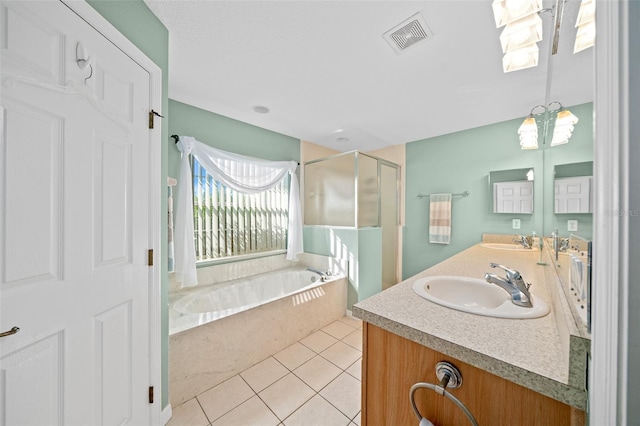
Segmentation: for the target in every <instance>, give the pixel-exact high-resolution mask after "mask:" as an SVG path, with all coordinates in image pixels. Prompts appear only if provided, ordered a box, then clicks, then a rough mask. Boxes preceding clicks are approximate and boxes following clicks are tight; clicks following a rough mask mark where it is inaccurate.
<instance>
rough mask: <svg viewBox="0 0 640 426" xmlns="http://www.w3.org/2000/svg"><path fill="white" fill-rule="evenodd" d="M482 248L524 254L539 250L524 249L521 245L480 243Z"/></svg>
mask: <svg viewBox="0 0 640 426" xmlns="http://www.w3.org/2000/svg"><path fill="white" fill-rule="evenodd" d="M480 246H481V247H485V248H489V249H494V250H509V251H524V252H529V253H531V252H533V251H538V249H537V248H530V249H528V248H524V247H522V246H521V245H520V244H515V243H513V244H508V243H506V244H505V243H480Z"/></svg>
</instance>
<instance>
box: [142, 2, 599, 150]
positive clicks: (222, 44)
mask: <svg viewBox="0 0 640 426" xmlns="http://www.w3.org/2000/svg"><path fill="white" fill-rule="evenodd" d="M145 2H146V4H147V5H148V6H149V8H150V9H151V10H152V11H153V13H155V14H156V15H157V16H158V18H159V19H160V20H161V21H162V23H163V24H164V25H165V26H166V27H167V29H168V30H169V97H170V98H171V99H174V100H177V101H180V102H184V103H187V104H190V105H194V106H197V107H199V108H202V109H205V110H208V111H212V112H215V113H217V114H221V115H224V116H227V117H231V118H234V119H236V120H240V121H243V122H246V123H251V124H254V125H256V126H259V127H262V128H265V129H269V130H273V131H276V132H279V133H283V134H285V135H289V136H293V137H295V138H300V139H302V140H306V141H310V142H314V143H317V144H320V145H324V146H327V147H330V148H333V149H335V150H338V151H349V150H353V149H360V150H364V151H368V150H373V149H378V148H382V147H385V146H389V145H396V144H401V143H407V142H412V141H416V140H420V139H425V138H429V137H433V136H437V135H442V134H447V133H452V132H455V131H459V130H464V129H469V128H473V127H478V126H482V125H486V124H491V123H496V122H500V121H505V120H508V119H512V118H517V117H524V116H526V115H527V114H528V113H529V111H530V110H531V108H532V107H533V106H535V105H538V104H543V103H544V102H545V92H546V83H547V69H548V63H549V60H548V57H549V47H550V44H551V27H552V18H551V14H550V13H543V14H542V15H541V17H542V18H543V23H544V39H543V41H542V42H540V43H539V47H540V61H539V65H538V66H537V67H535V68H530V69H526V70H520V71H515V72H511V73H506V74H505V73H503V72H502V51H501V49H500V41H499V36H500V32H501V31H502V29H501V28H500V29H497V28H496V27H495V23H494V19H493V14H492V9H491V1H490V0H466V1H453V0H446V1H431V0H430V1H305V0H298V1H284V0H281V1H259V0H256V1H213V0H209V1H194V0H168V1H165V0H145ZM552 3H553V4H555V1H553V2H552ZM544 5H545V7H546V6H548V7H551V4H547V0H545V3H544ZM578 6H579V1H578V0H571V1H568V2H567V3H566V6H565V14H564V18H563V21H562V29H561V32H560V46H559V52H558V54H557V55H554V56H553V57H552V67H551V68H552V71H553V78H552V80H551V81H552V85H551V96H549V99H548V101H549V102H550V101H554V100H557V101H560V102H561V103H562V104H563V105H575V104H580V103H584V102H590V101H592V100H593V89H592V87H593V48H590V49H587V50H585V51H583V52H580V53H578V54H573V42H574V39H575V32H576V30H575V28H574V25H575V20H576V16H577V9H578ZM416 12H421V13H422V14H423V16H424V18H425V20H426V22H427V24H428V25H429V28H430V29H431V31H432V32H433V37H432V38H430V39H428V40H426V41H422V42H420V43H418V44H416V45H414V46H412V47H410V48H409V49H407V51H405V52H404V53H402V54H396V53H395V52H394V51H393V50H392V49H391V48H390V47H389V45H388V44H387V42H386V41H385V40H384V39H383V37H382V34H383V33H384V32H386V31H387V30H389V29H390V28H392V27H394V26H396V25H397V24H399V23H400V22H402V21H404V20H405V19H407V18H409V17H410V16H411V15H413V14H415V13H416ZM255 105H264V106H267V107H268V108H269V109H270V113H268V114H258V113H256V112H254V111H253V106H255ZM338 129H342V132H340V131H338ZM338 137H347V138H348V139H349V141H348V142H338V141H337V140H336V139H337V138H338ZM514 142H517V135H514Z"/></svg>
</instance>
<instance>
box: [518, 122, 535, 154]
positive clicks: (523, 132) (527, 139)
mask: <svg viewBox="0 0 640 426" xmlns="http://www.w3.org/2000/svg"><path fill="white" fill-rule="evenodd" d="M518 135H520V146H521V147H522V149H538V123H536V119H535V118H533V115H532V114H529V116H528V117H527V118H525V120H524V122H523V123H522V124H521V125H520V128H519V129H518Z"/></svg>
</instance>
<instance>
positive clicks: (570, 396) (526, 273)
mask: <svg viewBox="0 0 640 426" xmlns="http://www.w3.org/2000/svg"><path fill="white" fill-rule="evenodd" d="M495 242H501V241H495ZM538 259H539V253H538V252H534V253H522V252H509V251H505V250H492V249H489V248H484V247H481V246H480V245H476V246H473V247H471V248H469V249H467V250H465V251H463V252H461V253H459V254H457V255H455V256H452V257H451V258H449V259H447V260H445V261H443V262H441V263H439V264H437V265H435V266H433V267H431V268H429V269H427V270H425V271H423V272H421V273H419V274H417V275H415V276H413V277H411V278H409V279H407V280H405V281H403V282H401V283H399V284H397V285H395V286H394V287H392V288H390V289H388V290H386V291H384V292H382V293H378V294H377V295H374V296H372V297H370V298H368V299H366V300H364V301H362V302H359V303H357V304H356V305H354V307H353V315H354V316H355V317H357V318H360V319H362V320H363V321H366V322H369V323H371V324H373V325H376V326H378V327H381V328H383V329H385V330H387V331H390V332H392V333H395V334H397V335H399V336H401V337H404V338H406V339H409V340H412V341H414V342H416V343H419V344H422V345H424V346H427V347H429V348H432V349H434V350H436V351H438V352H442V353H444V354H446V355H448V356H451V357H454V358H457V359H459V360H461V361H463V362H466V363H468V364H471V365H473V366H475V367H478V368H481V369H483V370H485V371H487V372H489V373H492V374H495V375H497V376H500V377H502V378H505V379H507V380H510V381H512V382H514V383H517V384H519V385H521V386H524V387H527V388H529V389H532V390H534V391H536V392H539V393H541V394H543V395H546V396H549V397H551V398H554V399H556V400H558V401H561V402H564V403H566V404H569V405H571V406H573V407H576V408H578V409H581V410H585V409H586V397H587V394H586V391H585V390H584V387H582V386H579V385H578V386H575V384H577V383H579V381H577V380H575V381H574V380H570V376H571V375H570V371H571V372H572V373H573V374H576V371H575V365H581V364H583V359H586V353H584V352H580V351H579V350H577V347H575V346H574V350H573V351H571V350H570V349H569V346H570V342H569V341H567V340H570V338H571V331H573V329H574V327H575V324H573V325H572V324H569V325H565V329H564V332H560V330H559V327H558V324H557V322H556V320H558V322H559V323H563V322H565V321H566V320H567V318H571V317H570V316H569V317H568V316H567V315H565V314H564V312H563V309H562V308H561V307H560V309H558V308H557V307H556V305H560V303H559V302H558V301H556V300H555V299H556V297H562V294H558V291H557V289H556V288H555V286H556V284H555V283H549V282H547V277H546V276H545V275H546V274H547V271H548V270H550V269H552V266H551V264H548V265H538V264H537V261H538ZM490 262H497V263H500V264H503V265H506V266H508V267H511V268H513V269H516V270H518V271H520V273H521V274H522V276H523V277H524V279H525V281H527V282H531V283H533V285H532V287H531V292H532V293H533V294H534V295H536V296H538V297H540V298H542V299H543V300H545V301H546V302H547V303H549V304H550V305H552V306H553V309H552V310H551V312H550V313H549V314H548V315H546V316H544V317H542V318H536V319H519V320H514V319H499V318H491V317H484V316H478V315H473V314H469V313H465V312H460V311H456V310H453V309H449V308H446V307H443V306H440V305H437V304H435V303H432V302H429V301H427V300H425V299H423V298H422V297H420V296H418V295H417V294H416V293H415V292H414V291H413V288H412V285H413V282H414V281H415V280H416V279H418V278H421V277H426V276H434V275H457V276H465V277H472V278H481V277H484V274H485V273H486V272H496V271H494V270H492V269H491V268H490V267H489V263H490ZM498 273H499V272H498ZM572 365H573V366H574V367H572ZM584 371H585V370H582V375H583V376H584Z"/></svg>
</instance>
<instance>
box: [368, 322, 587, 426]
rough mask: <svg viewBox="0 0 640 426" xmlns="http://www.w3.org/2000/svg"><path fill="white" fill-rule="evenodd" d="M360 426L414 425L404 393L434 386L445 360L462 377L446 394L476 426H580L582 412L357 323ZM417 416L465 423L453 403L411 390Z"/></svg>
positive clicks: (442, 424) (439, 425) (440, 423)
mask: <svg viewBox="0 0 640 426" xmlns="http://www.w3.org/2000/svg"><path fill="white" fill-rule="evenodd" d="M363 334H364V335H363V337H364V339H363V358H362V425H363V426H376V425H388V426H399V425H417V424H418V419H417V418H416V416H415V414H414V412H413V409H412V408H411V403H410V401H409V390H410V389H411V386H412V385H413V384H414V383H417V382H429V383H437V382H438V379H437V378H436V375H435V371H436V370H435V367H436V363H438V362H439V361H448V362H451V363H452V364H454V365H455V366H456V367H457V368H458V370H460V373H461V374H462V387H460V388H458V389H453V390H450V392H451V393H452V394H453V395H455V396H456V397H457V398H458V399H459V400H461V401H462V402H463V403H464V404H465V405H466V406H467V408H468V409H469V410H470V411H471V413H473V415H474V417H475V418H476V421H477V422H478V424H479V425H480V426H484V425H491V426H499V425H505V426H514V425H518V426H525V425H532V426H533V425H535V426H541V425H549V426H561V425H570V426H578V425H584V421H585V416H584V412H583V411H580V410H578V409H576V408H573V407H571V406H569V405H566V404H563V403H562V402H559V401H556V400H555V399H552V398H549V397H547V396H544V395H542V394H539V393H537V392H535V391H532V390H530V389H527V388H525V387H522V386H520V385H517V384H515V383H513V382H510V381H508V380H505V379H502V378H500V377H498V376H495V375H493V374H490V373H488V372H486V371H484V370H481V369H478V368H476V367H473V366H471V365H469V364H466V363H464V362H461V361H458V360H456V359H453V358H451V357H449V356H446V355H443V354H441V353H439V352H436V351H434V350H431V349H429V348H427V347H425V346H422V345H420V344H418V343H415V342H412V341H410V340H407V339H405V338H403V337H400V336H398V335H396V334H393V333H391V332H388V331H386V330H383V329H381V328H379V327H376V326H374V325H371V324H368V323H366V322H365V323H363ZM415 396H416V404H417V406H418V408H419V409H420V412H421V414H422V415H423V416H424V417H426V418H428V419H429V420H431V421H432V422H433V423H434V424H435V425H436V426H449V425H451V426H458V425H461V426H463V425H468V424H470V423H469V421H468V419H467V417H466V416H465V414H464V413H463V412H462V410H460V409H459V408H458V407H457V405H455V404H454V403H453V401H451V400H449V399H448V398H447V397H445V396H440V395H438V394H436V393H435V392H434V391H432V390H429V389H419V390H417V391H416V394H415Z"/></svg>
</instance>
